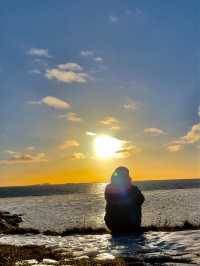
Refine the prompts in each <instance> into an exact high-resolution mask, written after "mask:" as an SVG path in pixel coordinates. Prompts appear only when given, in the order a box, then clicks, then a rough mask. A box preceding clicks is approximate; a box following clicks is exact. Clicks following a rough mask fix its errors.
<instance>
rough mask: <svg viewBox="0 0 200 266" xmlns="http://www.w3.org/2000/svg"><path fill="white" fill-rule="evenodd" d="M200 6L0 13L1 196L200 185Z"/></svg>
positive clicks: (69, 6) (30, 4) (144, 4)
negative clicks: (121, 175)
mask: <svg viewBox="0 0 200 266" xmlns="http://www.w3.org/2000/svg"><path fill="white" fill-rule="evenodd" d="M199 8H200V3H199V1H195V0H191V1H188V0H181V1H180V0H173V1H160V0H153V1H149V0H143V1H141V0H138V1H136V0H124V1H121V0H110V1H108V0H107V1H106V0H101V1H97V0H96V1H95V0H84V1H81V0H77V1H75V0H73V1H72V0H68V1H66V0H60V1H54V0H46V1H34V0H30V1H25V0H21V1H11V0H8V1H2V2H1V3H0V186H5V185H22V184H23V185H26V184H38V183H40V184H41V183H68V182H70V183H71V182H108V181H109V178H110V175H111V173H112V171H113V170H114V168H115V167H117V166H119V165H125V166H127V167H129V168H130V172H131V175H132V176H133V178H135V179H137V180H144V179H169V178H172V179H174V178H197V177H200V93H199V67H198V61H199V41H200V37H199Z"/></svg>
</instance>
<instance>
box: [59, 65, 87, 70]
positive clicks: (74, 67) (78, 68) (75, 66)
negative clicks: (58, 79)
mask: <svg viewBox="0 0 200 266" xmlns="http://www.w3.org/2000/svg"><path fill="white" fill-rule="evenodd" d="M57 68H59V69H61V70H71V71H82V70H83V68H82V67H81V66H80V65H79V64H76V63H66V64H60V65H57Z"/></svg>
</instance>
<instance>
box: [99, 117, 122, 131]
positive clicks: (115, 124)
mask: <svg viewBox="0 0 200 266" xmlns="http://www.w3.org/2000/svg"><path fill="white" fill-rule="evenodd" d="M100 124H102V125H105V126H109V127H111V129H114V130H119V129H120V124H119V121H118V120H117V119H116V118H115V117H113V116H107V117H105V118H103V119H102V120H101V121H100Z"/></svg>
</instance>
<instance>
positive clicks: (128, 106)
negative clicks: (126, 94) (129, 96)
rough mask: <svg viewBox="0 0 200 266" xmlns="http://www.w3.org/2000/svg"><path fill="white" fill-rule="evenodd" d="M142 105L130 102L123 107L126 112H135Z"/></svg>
mask: <svg viewBox="0 0 200 266" xmlns="http://www.w3.org/2000/svg"><path fill="white" fill-rule="evenodd" d="M140 105H141V103H140V102H138V101H134V100H130V101H128V102H127V103H125V104H124V105H123V108H124V109H126V110H131V111H135V110H136V109H138V107H139V106H140Z"/></svg>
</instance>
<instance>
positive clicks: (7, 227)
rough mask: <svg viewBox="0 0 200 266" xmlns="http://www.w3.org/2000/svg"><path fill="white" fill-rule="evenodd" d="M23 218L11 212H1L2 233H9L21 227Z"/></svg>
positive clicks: (0, 226)
mask: <svg viewBox="0 0 200 266" xmlns="http://www.w3.org/2000/svg"><path fill="white" fill-rule="evenodd" d="M21 222H22V218H21V217H20V216H18V215H16V214H14V215H11V214H10V213H9V212H0V233H1V234H2V233H9V232H10V231H11V230H14V229H15V228H18V227H19V224H20V223H21Z"/></svg>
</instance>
